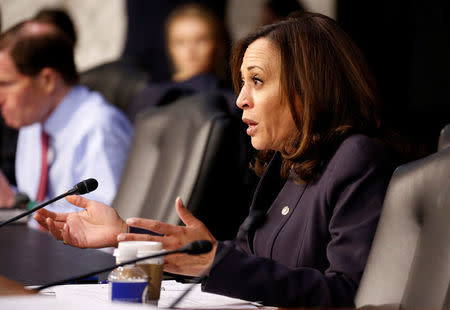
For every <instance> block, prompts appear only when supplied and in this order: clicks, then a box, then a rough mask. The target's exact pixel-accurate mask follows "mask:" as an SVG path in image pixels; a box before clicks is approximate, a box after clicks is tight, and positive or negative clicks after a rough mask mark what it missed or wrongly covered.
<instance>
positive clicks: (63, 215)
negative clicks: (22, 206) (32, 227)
mask: <svg viewBox="0 0 450 310" xmlns="http://www.w3.org/2000/svg"><path fill="white" fill-rule="evenodd" d="M36 214H37V215H39V216H41V217H44V218H47V217H49V218H51V219H53V220H55V221H59V222H65V221H66V219H67V216H68V215H69V213H55V212H51V211H48V210H47V209H44V208H42V209H40V210H38V211H36V213H35V215H36Z"/></svg>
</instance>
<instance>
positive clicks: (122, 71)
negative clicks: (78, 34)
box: [80, 58, 150, 113]
mask: <svg viewBox="0 0 450 310" xmlns="http://www.w3.org/2000/svg"><path fill="white" fill-rule="evenodd" d="M149 79H150V74H149V73H148V72H147V71H145V70H144V69H143V68H141V67H140V66H138V65H137V64H136V63H135V62H133V61H132V60H130V59H124V58H121V59H118V60H115V61H112V62H108V63H104V64H101V65H99V66H96V67H94V68H92V69H89V70H87V71H85V72H82V73H81V74H80V84H83V85H86V86H87V87H89V89H91V90H95V91H98V92H99V93H101V94H102V95H103V96H104V97H105V99H106V100H107V101H108V102H110V103H111V104H112V105H114V106H116V107H118V108H119V109H120V110H122V111H123V112H125V113H126V112H127V106H128V105H129V104H131V102H132V101H133V100H134V97H135V95H136V94H137V93H138V92H139V91H141V90H142V89H143V88H144V87H145V85H146V84H147V82H148V80H149Z"/></svg>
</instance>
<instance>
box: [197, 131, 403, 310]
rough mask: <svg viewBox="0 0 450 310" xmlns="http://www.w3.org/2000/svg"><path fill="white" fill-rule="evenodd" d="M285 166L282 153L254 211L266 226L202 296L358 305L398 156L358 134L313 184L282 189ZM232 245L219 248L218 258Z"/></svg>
mask: <svg viewBox="0 0 450 310" xmlns="http://www.w3.org/2000/svg"><path fill="white" fill-rule="evenodd" d="M280 163H281V159H280V155H278V154H277V155H276V156H275V157H274V158H273V159H272V161H271V163H270V165H269V166H268V168H267V169H266V172H265V174H264V175H263V177H262V179H261V180H260V183H259V185H258V187H257V190H256V193H255V195H254V198H253V202H252V205H251V207H250V209H263V210H267V220H266V222H265V224H264V225H263V226H262V227H261V228H259V229H258V230H256V231H253V232H252V231H251V232H249V234H247V235H246V237H245V240H243V241H241V242H239V243H238V244H237V246H236V247H235V249H231V252H230V253H229V254H228V255H226V256H225V258H224V259H223V260H222V261H221V262H220V263H218V265H217V266H215V267H214V268H213V269H212V270H211V271H210V275H209V277H208V278H207V279H206V281H204V282H203V284H202V288H203V290H204V291H207V292H213V293H218V294H223V295H227V296H231V297H236V298H242V299H246V300H253V301H261V302H262V303H263V304H264V305H268V306H297V307H299V306H309V307H310V306H335V307H346V306H352V305H353V299H354V296H355V293H356V290H357V287H358V284H359V281H360V279H361V275H362V273H363V270H364V266H365V264H366V260H367V256H368V253H369V250H370V246H371V242H372V239H373V236H374V234H375V229H376V226H377V222H378V218H379V215H380V211H381V206H382V203H383V199H384V195H385V191H386V188H387V185H388V182H389V179H390V176H391V174H392V170H393V168H394V164H393V160H392V158H391V154H390V153H389V151H388V149H387V147H386V146H385V145H384V144H382V143H380V142H377V141H375V140H373V139H370V138H368V137H366V136H363V135H353V136H351V137H349V138H347V139H346V140H345V141H344V142H343V143H342V144H341V145H340V147H339V148H338V150H337V151H336V153H335V155H334V156H333V157H332V158H331V160H330V161H329V163H328V165H327V167H326V168H325V170H324V172H323V174H322V176H321V177H320V179H319V180H318V181H317V182H315V183H313V184H297V183H295V182H293V181H292V180H288V181H286V182H283V181H282V180H281V178H280ZM228 246H230V245H229V243H227V242H219V245H218V248H217V252H216V257H217V253H220V252H221V251H223V250H224V248H225V247H228Z"/></svg>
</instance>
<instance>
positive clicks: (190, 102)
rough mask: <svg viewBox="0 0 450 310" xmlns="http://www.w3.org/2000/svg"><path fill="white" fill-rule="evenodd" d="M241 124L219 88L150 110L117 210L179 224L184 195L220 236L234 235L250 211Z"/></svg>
mask: <svg viewBox="0 0 450 310" xmlns="http://www.w3.org/2000/svg"><path fill="white" fill-rule="evenodd" d="M240 123H241V122H240V120H238V119H237V118H234V117H232V116H231V115H230V114H229V112H228V108H227V103H226V101H225V98H224V97H223V96H221V95H216V94H212V93H211V94H208V93H199V94H196V95H192V96H188V97H183V98H181V99H178V100H176V101H175V102H173V103H171V104H168V105H165V106H159V107H153V108H149V109H147V110H145V111H143V113H140V114H139V115H138V118H137V121H136V131H135V136H134V138H133V142H132V145H131V149H130V153H129V156H128V160H127V163H126V166H125V169H124V172H123V175H122V179H121V183H120V185H119V189H118V193H117V196H116V198H115V200H114V203H113V207H115V208H116V210H117V211H118V212H119V214H120V215H121V216H122V217H124V218H128V217H131V216H139V217H144V218H150V219H156V220H159V221H163V222H167V223H171V224H179V223H180V221H179V218H178V215H177V214H176V212H175V198H176V197H177V196H180V197H181V198H182V199H183V202H184V203H185V205H186V206H187V208H188V209H189V210H190V211H191V212H192V213H193V214H194V215H195V216H197V217H198V218H199V219H200V220H202V221H203V222H204V223H205V224H206V226H207V227H208V228H209V229H210V230H211V232H212V233H213V234H214V236H215V237H216V238H218V239H225V238H232V237H233V236H234V235H235V233H236V231H237V229H238V227H239V224H240V223H241V222H242V220H243V218H244V217H245V216H246V214H247V213H248V206H247V205H245V199H242V196H243V195H244V194H245V193H242V188H243V187H242V182H243V175H245V174H246V172H247V170H248V162H247V160H246V157H245V156H243V154H244V153H245V150H243V143H242V131H241V128H240V127H241V125H240ZM243 204H244V205H243Z"/></svg>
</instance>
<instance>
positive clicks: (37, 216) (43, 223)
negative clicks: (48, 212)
mask: <svg viewBox="0 0 450 310" xmlns="http://www.w3.org/2000/svg"><path fill="white" fill-rule="evenodd" d="M33 218H34V219H35V220H36V222H38V223H39V225H41V226H42V227H44V228H45V229H47V230H48V227H47V217H45V216H42V215H40V214H38V213H35V214H34V215H33Z"/></svg>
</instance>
